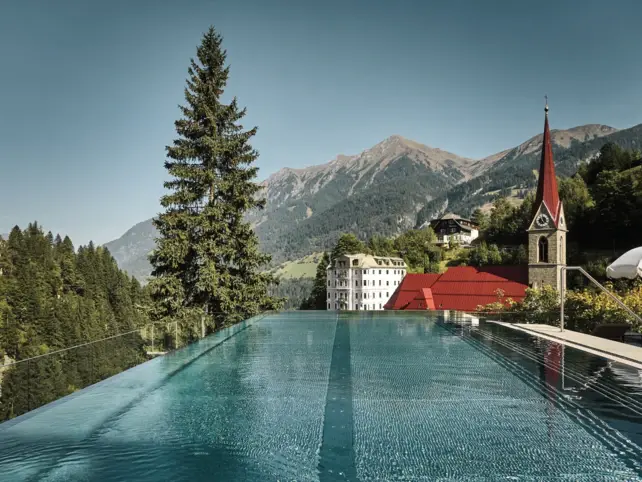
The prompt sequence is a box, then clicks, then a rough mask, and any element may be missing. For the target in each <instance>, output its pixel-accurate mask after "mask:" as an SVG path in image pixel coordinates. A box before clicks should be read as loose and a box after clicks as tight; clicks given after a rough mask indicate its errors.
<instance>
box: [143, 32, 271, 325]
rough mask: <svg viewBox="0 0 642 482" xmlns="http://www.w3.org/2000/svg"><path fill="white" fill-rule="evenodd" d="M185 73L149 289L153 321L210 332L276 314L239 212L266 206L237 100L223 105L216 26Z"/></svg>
mask: <svg viewBox="0 0 642 482" xmlns="http://www.w3.org/2000/svg"><path fill="white" fill-rule="evenodd" d="M196 57H197V58H196V60H194V59H192V60H191V62H190V67H189V69H188V73H189V79H188V80H187V88H186V89H185V100H186V102H187V104H186V105H185V106H181V107H180V109H181V111H182V114H183V117H182V118H181V119H179V120H177V121H176V122H175V126H176V132H177V134H178V136H179V138H178V139H176V140H175V141H174V143H173V145H172V146H169V147H167V157H168V160H167V161H166V162H165V167H166V169H167V171H168V173H169V174H170V176H171V179H170V180H169V181H167V182H165V188H166V189H168V190H169V191H170V193H169V194H166V195H164V196H163V197H162V198H161V205H162V206H163V207H164V208H165V211H164V212H163V213H161V214H160V215H159V216H158V217H157V218H155V219H154V225H155V227H156V228H157V229H158V232H159V239H158V246H157V249H156V250H155V251H154V252H153V253H152V254H151V255H150V261H151V263H152V266H153V268H154V269H153V272H152V276H153V277H154V278H153V279H152V281H151V283H150V285H151V286H150V288H151V293H152V298H153V300H154V302H155V305H156V308H157V310H156V316H157V317H159V318H167V317H171V318H178V319H181V318H183V317H185V316H190V315H196V316H198V315H200V314H202V313H204V312H207V313H209V314H210V316H208V318H207V319H208V327H209V329H216V328H217V327H219V326H221V325H223V324H229V323H234V322H237V321H240V320H242V319H244V318H247V317H249V316H252V315H255V314H257V313H259V312H260V311H262V310H269V309H277V308H278V307H279V306H280V301H281V300H277V299H275V298H273V297H270V296H269V295H268V286H269V284H270V283H272V282H274V279H273V278H272V277H271V276H270V275H268V274H265V273H263V272H262V271H261V268H262V267H263V266H265V265H267V263H269V261H270V256H269V255H266V254H262V253H261V252H260V251H259V245H258V239H257V237H256V234H255V233H254V231H253V230H252V227H251V226H250V224H249V223H247V222H246V221H245V220H244V216H245V214H246V213H247V212H248V211H250V210H253V209H261V208H263V207H264V205H265V200H264V199H260V198H259V196H258V194H259V191H260V186H259V185H258V184H257V183H256V182H255V181H254V180H255V178H256V174H257V171H258V168H257V167H255V166H253V163H254V161H255V160H256V159H257V157H258V153H257V152H256V151H255V150H254V149H253V148H252V147H251V145H250V143H249V141H250V139H251V138H252V137H253V136H254V135H255V134H256V131H257V128H256V127H255V128H252V129H250V130H244V128H243V126H242V125H241V124H240V123H239V121H240V120H241V119H242V118H243V117H244V116H245V109H241V108H239V106H238V103H237V100H236V98H233V99H232V101H231V102H230V103H229V104H226V103H224V102H223V100H222V96H223V91H224V89H225V86H226V84H227V80H228V75H229V67H228V66H226V65H225V63H226V52H225V50H223V48H222V37H221V36H220V35H219V34H218V33H217V32H216V31H215V30H214V28H213V27H210V29H209V30H208V31H207V33H206V34H205V35H204V36H203V39H202V42H201V44H200V46H199V47H198V48H197V51H196Z"/></svg>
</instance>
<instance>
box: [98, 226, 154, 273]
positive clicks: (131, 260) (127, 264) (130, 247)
mask: <svg viewBox="0 0 642 482" xmlns="http://www.w3.org/2000/svg"><path fill="white" fill-rule="evenodd" d="M157 235H158V232H157V231H156V228H155V227H154V225H153V224H152V220H151V219H148V220H147V221H143V222H141V223H138V224H137V225H135V226H134V227H133V228H131V229H129V230H128V231H127V232H126V233H125V234H123V235H122V236H121V237H120V238H118V239H116V240H114V241H110V242H109V243H107V244H105V247H106V248H107V249H108V250H109V252H110V253H111V254H112V256H113V257H114V259H115V260H116V261H117V262H118V266H119V267H120V269H122V270H124V271H127V272H128V273H129V275H130V276H135V277H136V278H137V279H138V280H139V281H141V282H144V281H145V280H146V278H147V277H148V276H149V274H150V273H151V271H152V268H151V265H150V264H149V261H148V260H147V255H148V254H149V252H150V251H151V250H153V249H154V247H155V246H156V242H155V241H154V238H155V237H156V236H157Z"/></svg>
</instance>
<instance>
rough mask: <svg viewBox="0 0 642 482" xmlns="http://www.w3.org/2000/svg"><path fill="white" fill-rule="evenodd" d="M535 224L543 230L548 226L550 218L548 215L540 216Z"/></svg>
mask: <svg viewBox="0 0 642 482" xmlns="http://www.w3.org/2000/svg"><path fill="white" fill-rule="evenodd" d="M535 223H536V224H537V225H538V226H539V227H540V228H543V227H545V226H546V225H548V216H547V215H546V214H540V215H539V216H537V219H536V220H535Z"/></svg>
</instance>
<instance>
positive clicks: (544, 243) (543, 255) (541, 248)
mask: <svg viewBox="0 0 642 482" xmlns="http://www.w3.org/2000/svg"><path fill="white" fill-rule="evenodd" d="M537 251H538V258H537V259H538V261H539V262H540V263H548V239H546V238H545V237H544V236H542V237H541V238H539V241H538V242H537Z"/></svg>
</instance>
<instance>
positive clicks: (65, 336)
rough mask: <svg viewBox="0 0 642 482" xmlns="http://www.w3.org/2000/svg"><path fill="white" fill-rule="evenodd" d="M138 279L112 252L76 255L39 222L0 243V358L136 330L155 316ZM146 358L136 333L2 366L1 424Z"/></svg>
mask: <svg viewBox="0 0 642 482" xmlns="http://www.w3.org/2000/svg"><path fill="white" fill-rule="evenodd" d="M143 303H145V297H144V293H143V290H142V288H141V286H140V284H139V283H138V281H136V280H135V279H132V278H130V277H128V276H127V275H126V274H125V273H123V272H122V271H120V270H119V269H118V267H117V265H116V262H115V261H114V259H113V258H112V256H111V254H110V253H109V251H108V250H106V249H104V248H100V247H99V248H97V247H95V246H94V245H93V244H92V243H90V244H89V246H81V247H80V248H78V251H77V252H75V250H74V246H73V244H72V242H71V240H70V239H69V238H68V237H65V238H64V239H62V238H61V237H60V236H56V237H55V238H54V236H53V235H52V234H51V233H47V234H44V233H43V231H42V229H41V228H40V227H39V226H38V224H36V223H33V224H30V225H29V226H28V227H27V229H25V230H24V231H22V230H20V229H19V228H18V227H16V228H14V229H13V231H11V233H10V234H9V236H8V239H7V240H0V360H4V363H5V364H7V363H11V362H14V361H20V360H25V359H27V358H31V357H36V356H39V355H45V354H47V353H50V352H54V351H56V350H59V349H62V348H65V347H71V346H74V345H77V344H83V343H87V342H89V341H92V340H98V339H102V338H105V337H109V336H112V335H116V334H118V333H124V332H128V331H131V330H133V329H135V328H137V327H140V326H142V325H143V324H145V323H146V322H147V321H148V320H147V318H146V315H144V314H143V313H141V311H140V310H138V309H137V308H136V307H137V305H139V304H143ZM144 359H145V354H144V352H143V347H142V340H141V338H140V337H139V336H138V335H137V334H132V335H128V336H125V337H118V338H114V339H112V340H108V341H105V342H101V343H97V344H94V345H88V346H85V347H82V348H79V349H75V350H69V351H65V352H62V353H59V354H54V355H51V356H43V357H41V358H37V359H35V360H32V361H29V362H22V363H18V364H16V365H12V366H10V367H8V368H4V369H0V389H1V391H0V421H2V420H6V419H8V418H12V417H14V416H17V415H20V414H22V413H25V412H27V411H29V410H31V409H34V408H36V407H38V406H41V405H43V404H45V403H48V402H50V401H52V400H55V399H57V398H59V397H61V396H64V395H66V394H69V393H71V392H73V391H75V390H78V389H80V388H82V387H85V386H87V385H89V384H92V383H95V382H97V381H99V380H102V379H104V378H107V377H109V376H111V375H114V374H115V373H118V372H120V371H122V370H124V369H126V368H129V367H131V366H133V365H135V364H137V363H139V362H141V361H143V360H144Z"/></svg>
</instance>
